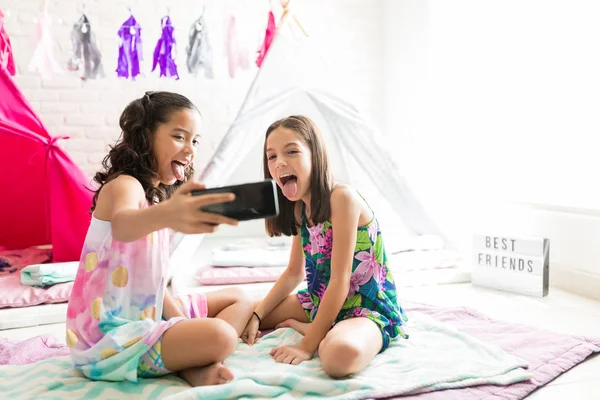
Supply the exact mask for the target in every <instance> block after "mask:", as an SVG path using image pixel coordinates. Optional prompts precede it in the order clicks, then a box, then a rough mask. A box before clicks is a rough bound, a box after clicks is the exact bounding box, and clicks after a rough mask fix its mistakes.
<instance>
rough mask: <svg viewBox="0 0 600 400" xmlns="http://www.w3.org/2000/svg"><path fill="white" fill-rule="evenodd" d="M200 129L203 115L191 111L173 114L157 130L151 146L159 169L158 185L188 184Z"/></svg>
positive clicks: (185, 110)
mask: <svg viewBox="0 0 600 400" xmlns="http://www.w3.org/2000/svg"><path fill="white" fill-rule="evenodd" d="M199 129H200V115H199V113H198V112H197V111H195V110H190V109H183V110H180V111H174V112H173V113H171V115H170V118H169V120H168V121H167V122H166V123H164V124H160V125H158V126H157V128H156V131H155V134H154V139H153V143H152V154H153V155H154V158H155V160H156V166H157V169H158V171H157V172H158V180H157V181H156V182H155V184H156V185H158V184H159V183H162V184H164V185H173V184H175V182H177V181H184V180H185V175H186V172H187V170H188V169H189V168H190V166H191V165H192V162H193V161H194V157H195V155H196V148H197V145H198V139H199V137H200V135H199V134H198V132H199Z"/></svg>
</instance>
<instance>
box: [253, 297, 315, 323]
mask: <svg viewBox="0 0 600 400" xmlns="http://www.w3.org/2000/svg"><path fill="white" fill-rule="evenodd" d="M261 301H262V299H260V300H256V301H255V302H254V306H253V307H252V309H253V310H254V309H255V308H256V307H257V306H258V305H259V304H260V302H261ZM250 314H252V312H250ZM288 319H293V320H295V321H299V322H303V323H308V322H309V321H308V316H307V315H306V312H305V311H304V309H303V308H302V306H301V305H300V301H299V300H298V296H296V295H295V294H290V295H289V296H288V297H286V298H285V299H284V300H283V301H282V302H281V303H279V305H278V306H277V307H275V308H274V309H273V311H271V312H270V313H269V314H267V315H265V316H263V317H262V323H261V324H260V327H259V328H260V329H273V328H276V327H277V325H278V324H280V323H282V322H283V321H285V320H288Z"/></svg>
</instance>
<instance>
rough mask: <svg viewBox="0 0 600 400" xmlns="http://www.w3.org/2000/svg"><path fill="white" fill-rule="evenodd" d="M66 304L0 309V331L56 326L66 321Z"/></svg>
mask: <svg viewBox="0 0 600 400" xmlns="http://www.w3.org/2000/svg"><path fill="white" fill-rule="evenodd" d="M67 305H68V303H55V304H40V305H38V306H31V307H19V308H2V309H0V330H1V329H15V328H26V327H30V326H37V325H46V324H56V323H60V322H65V321H66V320H67Z"/></svg>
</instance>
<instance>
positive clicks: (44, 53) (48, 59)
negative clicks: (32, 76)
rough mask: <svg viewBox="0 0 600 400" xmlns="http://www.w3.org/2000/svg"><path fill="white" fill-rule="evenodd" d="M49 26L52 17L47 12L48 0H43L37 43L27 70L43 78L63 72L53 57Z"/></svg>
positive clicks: (52, 43)
mask: <svg viewBox="0 0 600 400" xmlns="http://www.w3.org/2000/svg"><path fill="white" fill-rule="evenodd" d="M51 28H52V19H51V18H50V15H49V14H48V0H44V9H43V10H42V11H41V12H40V17H39V20H38V29H37V41H38V43H37V46H36V47H35V51H34V52H33V57H32V58H31V61H30V63H29V71H31V72H37V73H39V74H40V75H41V76H42V78H45V79H48V78H51V77H52V76H53V75H55V74H62V72H63V70H62V68H61V67H60V64H59V63H58V62H57V61H56V59H55V58H54V40H53V39H52V29H51Z"/></svg>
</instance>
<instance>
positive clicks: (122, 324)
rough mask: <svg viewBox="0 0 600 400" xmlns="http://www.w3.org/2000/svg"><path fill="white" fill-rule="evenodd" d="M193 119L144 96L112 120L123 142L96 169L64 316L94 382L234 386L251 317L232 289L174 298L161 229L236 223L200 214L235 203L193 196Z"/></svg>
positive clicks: (181, 106) (169, 98) (180, 101)
mask: <svg viewBox="0 0 600 400" xmlns="http://www.w3.org/2000/svg"><path fill="white" fill-rule="evenodd" d="M199 122H200V113H199V111H198V109H197V108H196V107H195V106H194V105H193V104H192V103H191V102H190V100H188V99H187V98H186V97H184V96H182V95H179V94H176V93H169V92H154V93H151V92H147V93H146V94H145V95H144V96H143V97H142V98H140V99H137V100H134V101H132V102H131V103H130V104H129V105H128V106H127V107H126V108H125V110H124V111H123V113H122V115H121V117H120V121H119V123H120V127H121V130H122V136H121V138H120V140H119V141H118V143H117V144H116V145H115V146H112V147H111V149H110V151H109V153H108V155H107V156H106V158H105V159H104V161H103V167H104V170H103V171H102V172H98V173H97V174H96V176H95V178H94V180H95V181H96V182H97V183H98V184H99V188H98V190H97V191H96V193H95V195H94V199H93V205H92V210H91V211H92V220H91V222H90V227H89V230H88V233H87V236H86V239H85V242H84V246H83V250H82V253H81V260H80V264H79V270H78V272H77V277H76V278H75V283H74V286H73V291H72V294H71V298H70V300H69V306H68V310H67V332H66V334H67V344H68V346H69V347H70V349H71V356H72V359H73V363H74V366H75V368H76V369H78V370H80V371H81V372H82V373H83V374H84V375H85V376H87V377H88V378H90V379H94V380H107V381H124V380H128V381H132V382H137V379H138V378H140V377H143V378H151V377H156V376H161V375H165V374H168V373H171V372H177V373H179V375H180V376H181V377H182V378H184V379H185V380H186V381H187V382H189V383H190V384H191V385H192V386H201V385H214V384H220V383H225V382H227V381H229V380H231V379H233V375H232V373H231V371H230V370H228V369H227V368H226V367H225V366H223V364H222V363H221V361H223V360H224V359H225V358H226V357H228V356H229V355H230V354H232V353H233V351H234V350H235V348H236V346H237V343H238V338H239V336H240V334H241V332H242V330H243V328H244V326H245V325H246V321H247V320H248V318H249V317H250V314H251V313H252V304H251V302H250V300H249V299H248V298H247V297H246V296H245V295H244V294H243V292H240V291H239V290H236V289H225V290H221V291H216V292H211V293H207V294H202V293H200V294H194V295H186V296H180V297H173V296H171V295H170V294H169V292H168V290H167V268H168V261H169V229H171V230H174V231H178V232H184V233H190V234H196V233H210V232H214V231H215V229H217V227H218V225H219V224H229V225H236V224H237V221H235V220H232V219H229V218H225V217H223V216H221V215H217V214H211V213H207V212H204V211H202V207H204V206H207V205H209V204H214V203H222V202H226V201H231V200H232V199H233V195H232V194H230V193H225V194H210V195H203V196H192V195H191V192H192V191H193V190H195V189H202V188H203V187H204V186H203V185H201V184H200V183H198V182H195V181H194V180H193V175H194V168H193V165H192V162H193V160H194V156H195V154H196V147H197V144H198V138H199V135H198V132H199Z"/></svg>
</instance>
